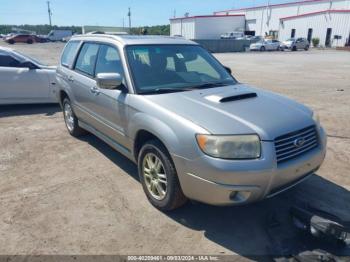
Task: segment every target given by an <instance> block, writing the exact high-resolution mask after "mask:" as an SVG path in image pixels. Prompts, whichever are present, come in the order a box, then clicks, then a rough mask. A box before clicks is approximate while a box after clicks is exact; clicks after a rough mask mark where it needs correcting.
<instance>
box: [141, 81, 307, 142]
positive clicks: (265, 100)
mask: <svg viewBox="0 0 350 262" xmlns="http://www.w3.org/2000/svg"><path fill="white" fill-rule="evenodd" d="M145 98H146V99H147V100H149V101H150V102H153V103H156V104H157V105H159V106H161V107H163V108H164V109H166V110H169V111H172V112H174V113H176V114H178V115H180V116H182V117H183V118H186V119H188V120H189V121H191V122H193V123H195V124H196V125H198V126H200V127H202V128H204V129H206V130H207V131H208V132H210V133H212V134H220V135H223V134H258V135H259V136H260V138H261V139H262V140H266V141H269V140H273V139H275V138H276V137H278V136H280V135H283V134H286V133H289V132H293V131H296V130H299V129H302V128H304V127H307V126H310V125H313V124H314V121H313V119H312V111H311V110H310V109H308V108H307V107H306V106H303V105H301V104H299V103H297V102H295V101H293V100H290V99H288V98H285V97H282V96H280V95H277V94H274V93H271V92H268V91H262V90H260V89H257V88H253V87H250V86H248V85H244V84H237V85H231V86H224V87H218V88H211V89H204V90H194V91H188V92H180V93H171V94H160V95H149V96H145Z"/></svg>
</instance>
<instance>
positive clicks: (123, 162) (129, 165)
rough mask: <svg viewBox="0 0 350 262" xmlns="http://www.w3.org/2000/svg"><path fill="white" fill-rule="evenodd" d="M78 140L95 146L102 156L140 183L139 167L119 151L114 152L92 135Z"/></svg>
mask: <svg viewBox="0 0 350 262" xmlns="http://www.w3.org/2000/svg"><path fill="white" fill-rule="evenodd" d="M78 139H80V140H81V141H84V142H87V143H89V145H91V146H93V147H94V148H96V149H97V150H98V151H100V152H101V153H102V154H104V155H105V156H106V157H107V158H108V159H109V160H110V161H112V162H113V163H114V164H115V165H117V166H118V167H119V168H121V169H122V170H123V171H124V172H125V173H127V174H129V175H130V176H131V177H132V178H134V179H135V180H137V181H139V175H138V172H137V166H136V165H135V164H134V163H133V162H132V161H131V160H129V159H128V158H127V157H125V156H123V155H122V154H120V153H119V152H118V151H116V150H114V149H113V148H112V147H110V146H109V145H108V144H106V143H105V142H103V141H102V140H101V139H99V138H98V137H96V136H94V135H92V134H87V135H85V136H81V137H79V138H78Z"/></svg>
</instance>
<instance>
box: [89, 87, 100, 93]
mask: <svg viewBox="0 0 350 262" xmlns="http://www.w3.org/2000/svg"><path fill="white" fill-rule="evenodd" d="M90 92H91V93H93V94H95V95H98V94H99V93H100V90H99V89H98V88H97V87H96V86H94V87H91V88H90Z"/></svg>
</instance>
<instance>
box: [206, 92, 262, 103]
mask: <svg viewBox="0 0 350 262" xmlns="http://www.w3.org/2000/svg"><path fill="white" fill-rule="evenodd" d="M257 96H258V95H257V94H256V93H239V94H235V95H230V96H225V97H223V96H220V95H210V96H207V97H205V98H206V99H207V100H209V101H212V102H215V103H226V102H232V101H238V100H244V99H249V98H254V97H257Z"/></svg>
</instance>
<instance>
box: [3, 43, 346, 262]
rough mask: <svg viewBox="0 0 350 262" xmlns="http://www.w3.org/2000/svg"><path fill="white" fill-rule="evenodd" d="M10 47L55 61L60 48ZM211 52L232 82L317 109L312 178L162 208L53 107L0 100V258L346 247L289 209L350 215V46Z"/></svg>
mask: <svg viewBox="0 0 350 262" xmlns="http://www.w3.org/2000/svg"><path fill="white" fill-rule="evenodd" d="M0 45H5V46H7V45H6V44H4V43H0ZM12 48H14V49H17V50H19V51H22V52H24V53H26V54H28V55H31V56H33V57H35V58H37V59H40V60H42V61H44V62H46V63H49V64H56V63H57V61H58V56H59V54H60V52H61V50H62V48H63V44H61V43H47V44H34V45H14V46H12ZM216 57H217V58H218V59H219V60H220V61H221V62H222V63H223V64H225V65H227V66H229V67H231V68H232V71H233V74H234V75H235V76H236V78H237V79H238V80H239V81H241V82H245V83H249V84H252V85H255V86H259V87H261V88H264V89H268V90H272V91H275V92H278V93H281V94H284V95H286V96H289V97H291V98H294V99H296V100H298V101H300V102H302V103H305V104H306V105H308V106H310V107H311V108H313V109H315V110H316V111H317V112H319V114H320V116H321V121H322V123H323V125H324V126H325V128H326V129H327V132H328V135H329V137H328V154H327V157H326V161H325V163H324V165H323V166H322V168H321V169H320V170H319V171H318V172H317V175H314V176H313V177H312V178H310V179H309V180H308V181H306V182H304V183H302V184H301V185H298V186H297V187H295V188H294V189H292V190H290V191H288V192H286V193H283V194H281V195H279V196H277V197H275V198H273V199H269V200H266V201H263V202H260V203H257V204H254V205H250V206H246V207H212V206H207V205H203V204H198V203H189V204H187V205H186V206H185V207H184V208H181V209H179V210H176V211H174V212H170V213H162V212H160V211H158V210H156V209H155V208H153V207H152V206H151V205H150V204H149V203H148V201H147V200H146V197H145V196H144V193H143V191H142V188H141V186H140V184H139V182H138V179H137V170H136V166H135V165H133V164H132V163H131V162H130V161H129V160H127V159H126V158H124V157H123V156H121V155H120V154H119V153H117V152H115V151H113V150H112V149H111V148H110V147H109V146H107V145H106V144H104V143H103V142H102V141H101V140H99V139H97V138H96V137H94V136H92V135H88V136H85V137H83V138H81V139H74V138H73V137H71V136H69V135H68V133H67V131H66V129H65V126H64V123H63V118H62V114H61V112H60V109H59V108H58V107H57V106H47V105H41V106H5V107H4V106H3V107H0V202H1V205H0V236H1V237H0V254H4V255H11V254H31V255H35V254H75V255H77V254H85V255H86V254H213V255H214V254H216V255H218V254H220V255H226V254H238V255H240V256H243V257H246V258H250V259H257V256H258V255H271V256H274V257H276V256H277V257H278V256H281V255H286V254H290V253H303V252H306V251H310V250H316V249H323V250H326V251H328V252H333V253H334V252H335V253H340V252H343V251H344V250H342V251H341V250H339V249H335V247H333V246H332V245H330V244H324V243H322V242H317V241H314V240H312V239H308V238H307V237H304V236H303V235H300V234H297V232H296V231H295V230H294V228H293V227H292V226H291V221H290V218H289V215H288V214H289V213H288V211H289V207H290V206H291V205H293V204H295V203H297V202H301V201H306V202H308V203H310V204H312V205H313V206H315V207H318V208H322V209H324V210H326V211H328V212H333V213H335V214H337V215H339V216H341V217H342V218H344V219H348V220H350V211H349V210H350V194H349V189H350V176H349V169H350V122H349V119H350V117H349V115H350V107H349V100H350V74H349V72H350V52H343V51H332V50H326V51H319V50H311V51H308V52H304V51H300V52H275V53H271V52H266V53H228V54H217V55H216ZM340 90H343V91H340ZM349 254H350V252H349Z"/></svg>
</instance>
